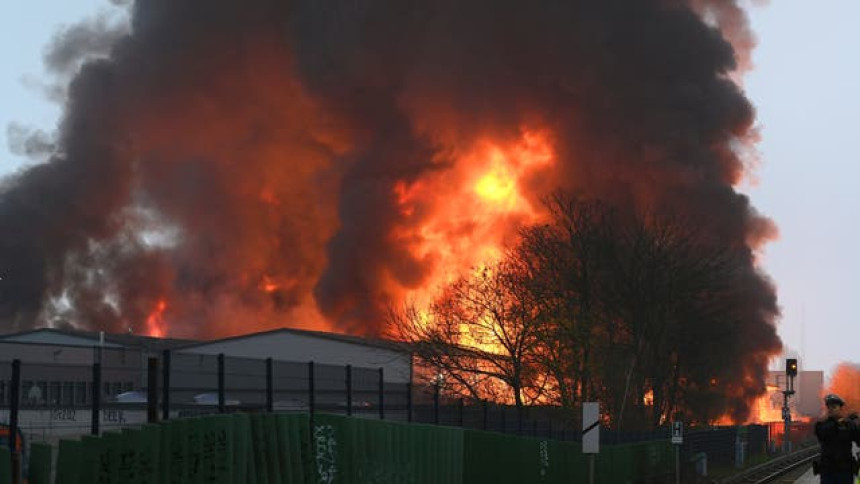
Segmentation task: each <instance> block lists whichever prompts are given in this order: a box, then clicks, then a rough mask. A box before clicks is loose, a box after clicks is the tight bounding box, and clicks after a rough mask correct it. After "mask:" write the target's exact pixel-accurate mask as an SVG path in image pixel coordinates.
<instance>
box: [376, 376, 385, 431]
mask: <svg viewBox="0 0 860 484" xmlns="http://www.w3.org/2000/svg"><path fill="white" fill-rule="evenodd" d="M377 401H378V402H379V420H385V375H384V371H383V369H382V367H379V398H377Z"/></svg>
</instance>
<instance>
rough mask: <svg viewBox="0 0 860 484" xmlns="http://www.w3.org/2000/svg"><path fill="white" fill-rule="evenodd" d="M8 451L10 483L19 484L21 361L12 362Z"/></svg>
mask: <svg viewBox="0 0 860 484" xmlns="http://www.w3.org/2000/svg"><path fill="white" fill-rule="evenodd" d="M9 390H10V391H9V398H10V400H9V451H10V453H11V454H12V462H11V465H12V482H13V483H15V484H18V483H20V482H21V452H20V449H18V405H19V403H20V402H21V395H20V391H21V360H19V359H17V358H16V359H14V360H12V388H10V389H9Z"/></svg>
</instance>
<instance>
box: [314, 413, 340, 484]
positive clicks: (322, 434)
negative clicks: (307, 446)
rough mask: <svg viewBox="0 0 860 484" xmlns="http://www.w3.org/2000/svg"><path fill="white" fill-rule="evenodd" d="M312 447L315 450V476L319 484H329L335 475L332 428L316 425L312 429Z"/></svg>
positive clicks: (335, 459) (334, 440)
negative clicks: (313, 446) (317, 477)
mask: <svg viewBox="0 0 860 484" xmlns="http://www.w3.org/2000/svg"><path fill="white" fill-rule="evenodd" d="M314 445H315V449H316V462H317V475H318V476H319V482H320V484H331V483H333V482H334V478H335V475H336V474H337V458H336V454H335V452H336V450H337V439H336V438H335V433H334V427H332V426H331V425H317V426H315V427H314Z"/></svg>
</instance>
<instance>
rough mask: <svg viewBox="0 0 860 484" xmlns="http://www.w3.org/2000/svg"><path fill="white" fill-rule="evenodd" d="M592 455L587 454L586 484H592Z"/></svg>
mask: <svg viewBox="0 0 860 484" xmlns="http://www.w3.org/2000/svg"><path fill="white" fill-rule="evenodd" d="M594 455H595V454H588V484H594Z"/></svg>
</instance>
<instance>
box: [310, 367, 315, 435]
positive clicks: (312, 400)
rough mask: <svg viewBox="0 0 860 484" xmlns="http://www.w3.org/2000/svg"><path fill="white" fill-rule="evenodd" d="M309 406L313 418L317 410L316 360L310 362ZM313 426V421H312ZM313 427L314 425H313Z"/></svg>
mask: <svg viewBox="0 0 860 484" xmlns="http://www.w3.org/2000/svg"><path fill="white" fill-rule="evenodd" d="M308 408H309V410H310V414H311V420H313V417H314V413H315V411H316V384H315V382H314V362H313V361H309V362H308ZM311 425H312V426H313V423H311ZM311 428H312V429H313V427H311Z"/></svg>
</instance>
